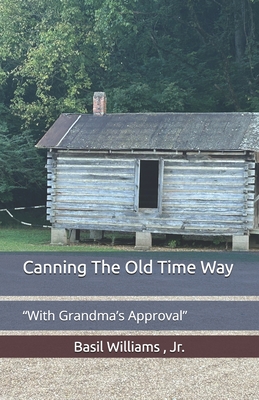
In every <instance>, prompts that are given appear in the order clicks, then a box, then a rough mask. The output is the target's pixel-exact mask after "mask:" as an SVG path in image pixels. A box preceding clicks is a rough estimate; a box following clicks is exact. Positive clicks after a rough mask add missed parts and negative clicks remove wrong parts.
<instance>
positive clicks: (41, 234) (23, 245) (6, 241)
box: [0, 226, 113, 252]
mask: <svg viewBox="0 0 259 400" xmlns="http://www.w3.org/2000/svg"><path fill="white" fill-rule="evenodd" d="M111 250H113V249H112V247H111V246H98V245H95V244H80V245H77V244H75V245H70V246H56V245H51V244H50V229H49V228H33V227H19V228H17V227H1V226H0V251H2V252H3V251H59V252H60V251H62V252H63V251H70V252H71V251H81V252H82V251H111Z"/></svg>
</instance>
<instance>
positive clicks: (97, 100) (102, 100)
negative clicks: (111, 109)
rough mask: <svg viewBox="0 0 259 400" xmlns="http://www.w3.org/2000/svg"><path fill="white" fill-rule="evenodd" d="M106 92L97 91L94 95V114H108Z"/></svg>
mask: <svg viewBox="0 0 259 400" xmlns="http://www.w3.org/2000/svg"><path fill="white" fill-rule="evenodd" d="M106 103H107V100H106V94H105V93H104V92H95V93H94V96H93V114H94V115H104V114H106Z"/></svg>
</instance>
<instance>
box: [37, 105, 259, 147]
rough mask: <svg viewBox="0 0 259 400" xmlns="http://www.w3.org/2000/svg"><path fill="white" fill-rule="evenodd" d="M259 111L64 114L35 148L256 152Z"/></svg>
mask: <svg viewBox="0 0 259 400" xmlns="http://www.w3.org/2000/svg"><path fill="white" fill-rule="evenodd" d="M258 129H259V113H143V114H106V115H104V116H95V115H89V114H62V115H61V116H60V117H59V119H58V120H57V121H56V122H55V123H54V125H53V126H52V127H51V128H50V129H49V131H48V132H47V133H46V134H45V136H44V137H43V138H42V139H41V140H40V141H39V143H38V144H37V147H47V148H58V149H77V150H80V149H88V150H137V149H142V150H154V149H156V150H183V151H184V150H188V151H191V150H203V151H206V150H211V151H213V150H214V151H220V150H222V151H224V150H229V151H231V150H255V149H259V138H258V136H259V135H258Z"/></svg>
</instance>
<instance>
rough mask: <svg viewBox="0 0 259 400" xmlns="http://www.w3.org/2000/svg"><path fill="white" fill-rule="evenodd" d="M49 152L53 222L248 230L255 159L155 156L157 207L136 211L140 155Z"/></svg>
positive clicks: (192, 231)
mask: <svg viewBox="0 0 259 400" xmlns="http://www.w3.org/2000/svg"><path fill="white" fill-rule="evenodd" d="M52 154H53V153H52ZM53 155H54V156H53ZM53 155H52V156H51V155H49V158H48V164H47V170H48V177H49V180H48V203H47V207H48V218H49V220H50V222H51V223H52V224H53V226H55V227H60V228H61V227H63V228H67V229H95V230H109V231H111V230H112V231H128V232H135V231H149V232H153V233H175V234H185V235H197V234H198V235H215V236H216V235H232V234H243V233H245V232H246V231H247V230H249V229H253V227H254V218H255V216H254V190H255V163H254V162H253V161H245V160H244V159H242V158H240V157H236V158H235V157H232V158H224V159H220V158H219V159H216V158H215V159H209V158H207V159H203V158H201V157H200V158H199V157H196V158H194V157H193V158H189V159H184V158H181V157H179V156H178V157H177V158H172V157H170V156H169V155H168V156H166V155H165V156H163V158H161V157H160V161H161V162H160V166H162V167H163V174H162V175H161V176H163V180H162V182H161V185H159V187H160V188H161V190H162V193H161V196H160V198H161V207H160V209H138V208H137V207H136V205H137V204H138V201H137V199H136V196H137V193H138V176H136V170H137V169H138V168H137V165H139V164H137V163H136V157H137V158H138V159H142V156H141V155H137V156H136V155H134V154H132V155H131V154H128V155H125V156H122V155H120V156H119V155H117V156H114V155H106V156H103V155H95V156H86V157H85V156H84V155H83V154H82V153H81V154H80V155H76V154H75V153H71V154H70V153H66V152H61V153H60V154H58V155H57V156H56V154H55V153H54V154H53ZM146 157H147V156H146ZM147 158H148V157H147ZM147 158H146V159H147ZM150 158H151V159H154V156H153V157H151V156H150ZM138 173H139V171H138Z"/></svg>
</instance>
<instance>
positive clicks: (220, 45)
mask: <svg viewBox="0 0 259 400" xmlns="http://www.w3.org/2000/svg"><path fill="white" fill-rule="evenodd" d="M0 30H1V36H0V82H1V90H0V105H1V106H0V114H1V121H2V122H1V124H0V142H1V149H2V151H1V159H0V161H1V166H3V167H1V169H2V173H1V178H0V194H1V195H0V201H1V202H6V201H8V200H10V199H12V195H13V193H16V192H14V188H15V190H16V189H17V187H21V188H28V189H27V190H29V191H30V190H31V188H35V182H36V181H37V182H38V183H40V182H41V180H42V178H41V177H42V175H43V170H44V168H43V167H44V162H41V163H40V162H39V155H38V153H37V154H36V152H35V150H34V147H33V145H34V144H35V143H36V142H37V140H38V139H39V138H40V137H41V136H42V134H43V133H44V131H45V130H46V128H47V127H48V126H49V125H50V124H51V123H52V122H53V121H54V120H55V119H56V118H57V116H58V115H59V114H60V113H61V112H91V108H92V94H93V92H94V91H97V90H104V91H105V92H106V93H107V96H108V112H140V111H160V112H162V111H178V112H181V111H200V112H209V111H215V112H217V111H258V108H259V89H258V80H259V53H258V50H259V1H258V0H231V1H230V0H174V1H172V0H0ZM11 153H13V157H11ZM8 157H10V158H8ZM17 159H20V160H22V162H23V163H24V164H22V163H21V164H20V166H21V168H20V171H17V168H16V167H17ZM7 160H9V161H7ZM40 164H41V165H42V167H39V166H38V165H40ZM7 165H8V170H5V169H4V166H7ZM4 171H6V172H4ZM17 172H19V174H18V175H17ZM40 176H41V177H40ZM23 177H24V178H23ZM36 177H37V178H36Z"/></svg>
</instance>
